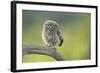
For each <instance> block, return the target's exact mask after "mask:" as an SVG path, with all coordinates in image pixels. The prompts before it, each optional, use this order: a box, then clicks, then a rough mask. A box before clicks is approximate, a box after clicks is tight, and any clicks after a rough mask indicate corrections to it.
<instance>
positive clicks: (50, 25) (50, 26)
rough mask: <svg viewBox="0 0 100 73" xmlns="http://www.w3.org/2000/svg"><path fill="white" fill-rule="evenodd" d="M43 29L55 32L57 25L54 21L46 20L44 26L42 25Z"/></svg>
mask: <svg viewBox="0 0 100 73" xmlns="http://www.w3.org/2000/svg"><path fill="white" fill-rule="evenodd" d="M43 27H44V29H48V30H57V29H58V27H59V26H58V23H57V22H56V21H53V20H47V21H46V22H45V23H44V25H43Z"/></svg>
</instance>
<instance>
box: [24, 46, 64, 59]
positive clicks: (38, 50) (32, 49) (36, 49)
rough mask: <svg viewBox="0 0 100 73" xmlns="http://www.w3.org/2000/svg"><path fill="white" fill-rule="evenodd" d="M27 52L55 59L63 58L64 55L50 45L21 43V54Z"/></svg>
mask: <svg viewBox="0 0 100 73" xmlns="http://www.w3.org/2000/svg"><path fill="white" fill-rule="evenodd" d="M27 54H42V55H48V56H51V57H53V58H54V59H56V60H57V61H64V60H65V59H64V57H63V56H62V55H61V54H60V53H58V52H57V51H56V48H51V47H44V46H36V45H35V46H32V45H23V56H24V55H27Z"/></svg>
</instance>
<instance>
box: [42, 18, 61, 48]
mask: <svg viewBox="0 0 100 73" xmlns="http://www.w3.org/2000/svg"><path fill="white" fill-rule="evenodd" d="M42 39H43V41H44V42H45V44H46V45H47V46H49V47H56V46H61V45H62V43H63V38H62V35H61V32H60V31H59V25H58V23H57V22H55V21H53V20H47V21H46V22H45V23H44V24H43V30H42Z"/></svg>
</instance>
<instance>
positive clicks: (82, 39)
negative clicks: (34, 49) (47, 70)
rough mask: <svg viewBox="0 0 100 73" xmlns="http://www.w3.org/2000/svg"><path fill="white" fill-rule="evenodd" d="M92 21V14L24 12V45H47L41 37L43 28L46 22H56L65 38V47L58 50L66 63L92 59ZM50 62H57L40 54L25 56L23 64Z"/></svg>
mask: <svg viewBox="0 0 100 73" xmlns="http://www.w3.org/2000/svg"><path fill="white" fill-rule="evenodd" d="M90 19H91V14H90V13H76V12H55V11H35V10H23V11H22V24H23V25H22V26H23V27H22V32H23V33H22V35H23V36H22V41H23V45H30V44H31V45H32V44H33V45H45V44H44V42H43V40H42V37H41V32H42V26H43V24H44V22H45V21H46V20H54V21H56V22H57V23H58V24H59V26H60V31H61V32H62V36H63V38H64V43H63V45H62V46H61V47H59V48H58V49H57V50H58V52H59V53H61V54H62V55H63V56H64V57H65V58H66V61H69V60H70V61H73V60H87V59H90V58H91V52H90V51H91V47H90V46H91V44H90V42H91V41H90V37H91V36H90V35H91V34H90V32H91V31H90V27H91V26H90V24H91V23H90V22H91V21H90ZM50 61H56V60H55V59H53V58H52V57H49V56H46V55H40V54H31V55H25V56H23V63H30V62H50Z"/></svg>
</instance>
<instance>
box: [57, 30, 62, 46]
mask: <svg viewBox="0 0 100 73" xmlns="http://www.w3.org/2000/svg"><path fill="white" fill-rule="evenodd" d="M57 35H58V36H59V40H60V43H59V46H61V45H62V43H63V38H62V35H61V32H60V31H59V30H58V31H57Z"/></svg>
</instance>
